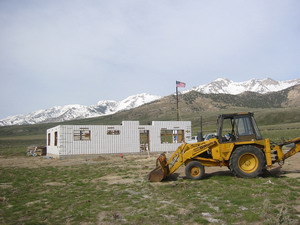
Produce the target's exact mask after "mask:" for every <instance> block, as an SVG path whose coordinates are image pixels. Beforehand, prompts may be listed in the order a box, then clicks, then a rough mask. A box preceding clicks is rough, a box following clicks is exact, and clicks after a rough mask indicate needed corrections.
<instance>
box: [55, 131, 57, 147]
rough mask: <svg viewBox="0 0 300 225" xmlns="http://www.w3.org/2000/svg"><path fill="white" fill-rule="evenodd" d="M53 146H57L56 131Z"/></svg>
mask: <svg viewBox="0 0 300 225" xmlns="http://www.w3.org/2000/svg"><path fill="white" fill-rule="evenodd" d="M54 146H57V131H55V132H54Z"/></svg>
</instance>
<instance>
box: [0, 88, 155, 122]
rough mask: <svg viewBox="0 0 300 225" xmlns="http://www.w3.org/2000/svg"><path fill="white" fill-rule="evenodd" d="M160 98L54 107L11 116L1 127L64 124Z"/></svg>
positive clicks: (141, 96)
mask: <svg viewBox="0 0 300 225" xmlns="http://www.w3.org/2000/svg"><path fill="white" fill-rule="evenodd" d="M159 98H161V97H160V96H155V95H150V94H146V93H143V94H138V95H133V96H129V97H128V98H126V99H124V100H122V101H113V100H111V101H110V100H106V101H99V102H98V104H96V105H92V106H84V105H66V106H54V107H52V108H49V109H45V110H38V111H35V112H32V113H29V114H27V115H17V116H9V117H7V118H5V119H2V120H0V126H10V125H22V124H36V123H49V122H62V121H67V120H74V119H83V118H92V117H97V116H103V115H109V114H113V113H116V112H119V111H122V110H128V109H132V108H135V107H138V106H141V105H143V104H146V103H149V102H152V101H155V100H157V99H159Z"/></svg>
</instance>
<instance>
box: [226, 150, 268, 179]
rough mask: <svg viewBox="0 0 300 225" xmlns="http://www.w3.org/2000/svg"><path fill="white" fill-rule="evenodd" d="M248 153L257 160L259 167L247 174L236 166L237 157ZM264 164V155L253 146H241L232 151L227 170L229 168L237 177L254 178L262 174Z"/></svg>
mask: <svg viewBox="0 0 300 225" xmlns="http://www.w3.org/2000/svg"><path fill="white" fill-rule="evenodd" d="M248 152H250V153H252V154H255V155H256V157H257V158H258V160H259V166H258V168H257V170H256V171H254V172H252V173H249V174H247V173H244V172H243V171H241V170H240V169H239V166H238V159H239V157H240V156H241V155H243V154H245V153H248ZM265 164H266V160H265V155H264V153H263V152H262V151H261V150H260V149H259V148H257V147H255V146H253V145H242V146H240V147H238V148H236V149H235V150H234V152H233V153H232V155H231V157H230V161H229V168H230V171H231V172H232V173H233V174H234V175H235V176H237V177H242V178H254V177H257V176H259V175H260V174H262V172H263V168H265Z"/></svg>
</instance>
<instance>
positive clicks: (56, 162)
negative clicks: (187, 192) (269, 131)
mask: <svg viewBox="0 0 300 225" xmlns="http://www.w3.org/2000/svg"><path fill="white" fill-rule="evenodd" d="M158 155H159V154H152V155H150V156H148V155H145V154H125V155H124V156H121V155H118V154H116V155H101V156H95V157H88V156H82V157H76V158H65V159H56V158H50V157H44V156H39V157H27V156H18V157H3V156H0V168H1V167H17V168H39V167H47V166H51V167H60V166H62V167H63V166H73V165H80V164H97V163H99V162H103V161H110V162H112V163H114V162H115V163H118V164H122V161H124V160H125V159H126V160H127V162H128V160H133V161H134V162H135V163H138V164H139V163H140V164H141V169H142V168H145V166H146V167H148V168H149V172H150V171H151V169H152V168H154V167H155V161H156V158H157V157H158ZM170 155H171V154H168V155H167V156H168V157H169V156H170ZM137 167H138V166H137ZM269 171H270V172H271V173H272V174H276V175H281V176H287V177H292V178H299V177H300V153H297V154H296V155H294V156H292V157H291V158H289V159H287V160H286V161H285V164H284V165H283V166H282V168H280V167H279V165H278V164H275V165H274V167H273V168H271V169H270V170H269ZM205 172H206V174H207V176H213V175H225V176H226V175H228V174H230V172H229V170H228V168H227V167H206V168H205ZM176 173H177V174H178V175H179V176H180V177H184V167H183V166H182V167H181V168H179V170H178V171H176ZM107 179H108V180H110V179H111V178H109V177H107Z"/></svg>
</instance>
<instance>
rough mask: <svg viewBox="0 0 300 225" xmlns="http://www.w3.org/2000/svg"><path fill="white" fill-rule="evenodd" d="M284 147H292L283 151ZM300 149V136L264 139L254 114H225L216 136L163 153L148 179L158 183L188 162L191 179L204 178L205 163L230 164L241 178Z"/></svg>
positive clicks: (220, 121) (187, 166)
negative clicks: (273, 140)
mask: <svg viewBox="0 0 300 225" xmlns="http://www.w3.org/2000/svg"><path fill="white" fill-rule="evenodd" d="M283 146H289V148H290V149H289V150H288V151H287V152H286V153H284V152H283ZM299 151H300V137H298V138H295V139H293V140H290V141H286V142H284V143H282V144H273V143H271V142H270V139H269V138H266V139H263V138H262V136H261V134H260V131H259V129H258V127H257V124H256V121H255V119H254V115H253V113H250V112H249V113H234V114H222V115H220V116H219V118H218V130H217V135H216V136H215V137H213V138H211V139H209V140H207V141H199V142H197V143H193V144H188V143H184V144H182V145H181V146H179V147H178V149H177V150H176V151H175V152H174V153H173V154H172V155H171V157H170V158H169V159H167V157H166V155H165V154H164V153H162V154H161V155H160V156H159V157H158V158H157V161H156V168H155V169H154V170H152V171H151V172H150V174H149V175H148V179H149V180H150V181H152V182H159V181H162V180H163V179H165V178H166V177H168V176H169V175H171V174H173V173H174V172H175V171H176V170H177V169H178V168H179V167H180V166H181V165H183V164H184V165H185V175H186V177H187V178H189V179H193V180H199V179H201V178H203V176H204V173H205V169H204V167H205V166H220V167H221V166H227V167H228V168H229V169H230V170H231V172H232V173H233V174H234V175H235V176H238V177H243V178H252V177H257V176H258V175H260V174H261V173H262V172H263V170H265V169H267V168H271V167H272V166H273V165H274V164H275V163H278V164H279V165H282V164H283V163H284V160H285V159H287V158H289V157H291V156H293V155H295V154H296V153H297V152H299Z"/></svg>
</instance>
